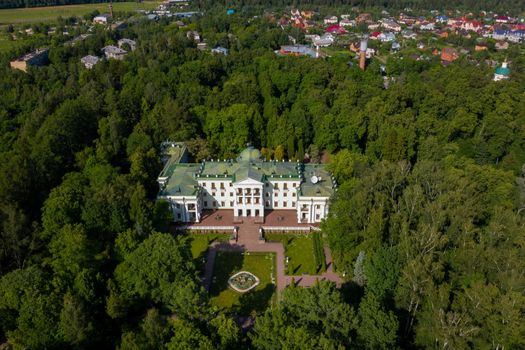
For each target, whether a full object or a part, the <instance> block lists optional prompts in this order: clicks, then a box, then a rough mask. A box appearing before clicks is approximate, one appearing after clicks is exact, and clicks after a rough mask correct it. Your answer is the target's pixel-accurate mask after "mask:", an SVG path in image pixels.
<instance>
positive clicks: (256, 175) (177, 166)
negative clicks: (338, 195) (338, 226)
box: [159, 148, 335, 197]
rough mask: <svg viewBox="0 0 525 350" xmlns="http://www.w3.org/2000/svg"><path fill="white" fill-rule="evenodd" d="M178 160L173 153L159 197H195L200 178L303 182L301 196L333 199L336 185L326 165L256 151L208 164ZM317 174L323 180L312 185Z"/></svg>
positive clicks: (163, 175)
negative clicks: (274, 158)
mask: <svg viewBox="0 0 525 350" xmlns="http://www.w3.org/2000/svg"><path fill="white" fill-rule="evenodd" d="M173 158H174V159H173ZM179 160H180V156H179V155H177V154H174V155H173V156H172V159H170V160H169V161H168V163H166V167H165V168H164V170H163V171H162V173H161V174H160V175H159V178H161V177H164V178H166V177H167V182H166V185H165V186H164V188H163V189H162V190H161V191H160V193H159V195H161V196H195V195H197V192H198V191H199V184H198V179H199V178H201V179H205V178H217V179H221V178H222V179H229V180H231V181H233V182H241V181H244V180H246V179H249V178H250V179H254V180H256V181H259V182H264V181H265V180H281V179H282V180H295V181H297V180H301V186H300V196H305V197H330V196H331V195H332V194H333V192H334V186H335V183H334V182H333V181H332V178H331V175H330V173H329V172H328V171H326V170H325V168H324V166H323V165H321V164H306V165H304V164H301V163H298V162H282V161H281V162H279V161H266V160H264V159H263V158H262V157H261V153H260V152H259V151H258V150H255V149H253V148H247V149H245V150H244V151H242V152H241V154H240V155H239V157H238V158H237V160H233V159H230V160H222V161H206V162H203V163H201V164H195V163H193V164H187V163H179ZM314 175H315V176H316V177H317V178H320V179H321V181H318V182H317V183H313V182H312V177H313V176H314Z"/></svg>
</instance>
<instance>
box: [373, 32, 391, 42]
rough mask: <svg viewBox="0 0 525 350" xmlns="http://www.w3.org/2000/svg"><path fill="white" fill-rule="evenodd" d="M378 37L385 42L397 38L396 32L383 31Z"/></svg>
mask: <svg viewBox="0 0 525 350" xmlns="http://www.w3.org/2000/svg"><path fill="white" fill-rule="evenodd" d="M377 38H378V39H379V40H380V41H381V42H383V43H387V42H393V41H395V40H396V36H395V34H394V33H391V32H383V33H381V34H379V36H378V37H377Z"/></svg>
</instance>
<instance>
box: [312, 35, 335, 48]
mask: <svg viewBox="0 0 525 350" xmlns="http://www.w3.org/2000/svg"><path fill="white" fill-rule="evenodd" d="M334 40H335V38H334V36H333V35H332V34H331V33H324V34H323V36H321V37H319V36H318V37H317V38H314V39H313V40H312V42H313V44H314V45H315V46H319V47H327V46H330V45H332V44H333V43H334Z"/></svg>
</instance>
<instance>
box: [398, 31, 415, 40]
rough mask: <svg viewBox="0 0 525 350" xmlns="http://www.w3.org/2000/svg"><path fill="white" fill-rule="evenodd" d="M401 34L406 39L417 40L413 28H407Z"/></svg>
mask: <svg viewBox="0 0 525 350" xmlns="http://www.w3.org/2000/svg"><path fill="white" fill-rule="evenodd" d="M401 36H402V37H403V38H405V39H412V40H415V39H416V38H417V35H416V33H414V32H413V31H411V30H408V29H405V30H403V31H402V32H401Z"/></svg>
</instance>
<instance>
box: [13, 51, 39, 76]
mask: <svg viewBox="0 0 525 350" xmlns="http://www.w3.org/2000/svg"><path fill="white" fill-rule="evenodd" d="M48 54H49V49H47V48H42V49H37V50H35V51H33V52H30V53H27V54H25V55H23V56H21V57H19V58H17V59H16V60H14V61H11V62H10V66H11V68H13V69H19V70H21V71H24V72H27V69H28V68H29V66H43V65H45V64H47V61H48Z"/></svg>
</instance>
